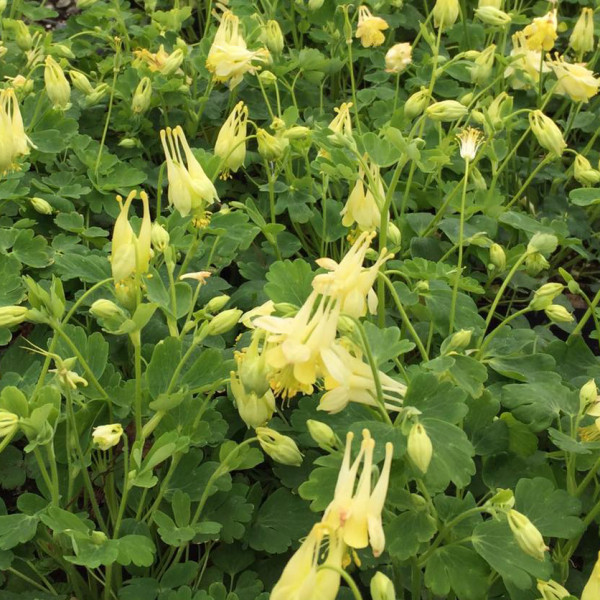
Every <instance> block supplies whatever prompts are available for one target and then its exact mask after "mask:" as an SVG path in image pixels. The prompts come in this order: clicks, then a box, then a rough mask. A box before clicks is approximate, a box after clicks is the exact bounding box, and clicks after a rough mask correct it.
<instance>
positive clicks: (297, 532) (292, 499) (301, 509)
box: [248, 488, 317, 554]
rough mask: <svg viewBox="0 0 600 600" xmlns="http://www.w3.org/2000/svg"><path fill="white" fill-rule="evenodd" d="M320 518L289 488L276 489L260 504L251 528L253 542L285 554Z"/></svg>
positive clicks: (252, 546) (251, 543)
mask: <svg viewBox="0 0 600 600" xmlns="http://www.w3.org/2000/svg"><path fill="white" fill-rule="evenodd" d="M316 520H317V515H315V514H314V513H312V512H311V511H310V509H309V508H308V505H307V503H306V502H305V501H304V500H302V499H301V498H299V497H298V496H294V495H292V493H291V492H289V491H288V490H286V489H285V488H279V489H277V490H275V492H273V493H272V494H271V495H270V496H269V497H268V498H267V500H266V501H265V502H264V503H263V504H262V506H261V507H260V508H259V510H258V513H257V515H256V519H255V520H254V523H253V524H252V527H251V528H250V530H249V532H248V535H249V543H250V547H251V548H253V549H254V550H264V551H265V552H268V553H269V554H281V553H282V552H285V551H286V550H287V549H288V548H289V547H290V546H291V545H292V543H294V542H296V541H297V540H299V539H300V538H302V537H303V536H305V535H306V534H307V532H308V531H310V528H311V527H312V525H313V524H314V523H315V521H316Z"/></svg>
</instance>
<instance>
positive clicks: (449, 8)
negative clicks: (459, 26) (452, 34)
mask: <svg viewBox="0 0 600 600" xmlns="http://www.w3.org/2000/svg"><path fill="white" fill-rule="evenodd" d="M459 12H460V5H459V3H458V0H436V3H435V6H434V7H433V11H432V13H433V23H434V25H435V26H436V27H443V28H444V29H446V28H448V27H450V26H452V25H454V23H455V22H456V19H458V13H459Z"/></svg>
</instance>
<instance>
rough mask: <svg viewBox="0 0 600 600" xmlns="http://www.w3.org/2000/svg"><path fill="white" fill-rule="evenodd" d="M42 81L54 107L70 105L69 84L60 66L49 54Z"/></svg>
mask: <svg viewBox="0 0 600 600" xmlns="http://www.w3.org/2000/svg"><path fill="white" fill-rule="evenodd" d="M44 83H45V84H46V93H47V94H48V98H50V102H52V105H53V106H54V108H56V109H59V110H66V109H67V108H69V106H71V104H70V98H71V86H70V85H69V82H68V81H67V78H66V77H65V73H64V71H63V70H62V67H61V66H60V65H59V64H58V63H57V62H56V61H55V60H54V59H53V58H52V57H51V56H46V67H45V68H44Z"/></svg>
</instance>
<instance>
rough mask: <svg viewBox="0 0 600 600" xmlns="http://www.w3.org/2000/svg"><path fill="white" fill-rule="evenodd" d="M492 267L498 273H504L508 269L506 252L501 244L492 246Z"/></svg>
mask: <svg viewBox="0 0 600 600" xmlns="http://www.w3.org/2000/svg"><path fill="white" fill-rule="evenodd" d="M490 265H491V266H492V267H493V268H494V269H495V270H496V271H500V272H502V271H504V270H505V269H506V252H504V248H503V247H502V246H501V245H500V244H492V245H491V246H490Z"/></svg>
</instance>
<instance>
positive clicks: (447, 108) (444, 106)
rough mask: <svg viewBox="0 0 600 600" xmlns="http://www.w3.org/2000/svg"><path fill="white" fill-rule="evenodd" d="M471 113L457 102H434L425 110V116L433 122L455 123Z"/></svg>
mask: <svg viewBox="0 0 600 600" xmlns="http://www.w3.org/2000/svg"><path fill="white" fill-rule="evenodd" d="M468 112H469V111H468V110H467V108H466V107H465V106H463V105H462V104H461V103H460V102H457V101H456V100H442V101H441V102H434V103H433V104H431V105H430V106H428V107H427V108H426V109H425V114H426V115H427V116H428V117H429V118H430V119H431V120H432V121H455V120H456V119H460V118H461V117H465V116H466V115H467V113H468Z"/></svg>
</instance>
